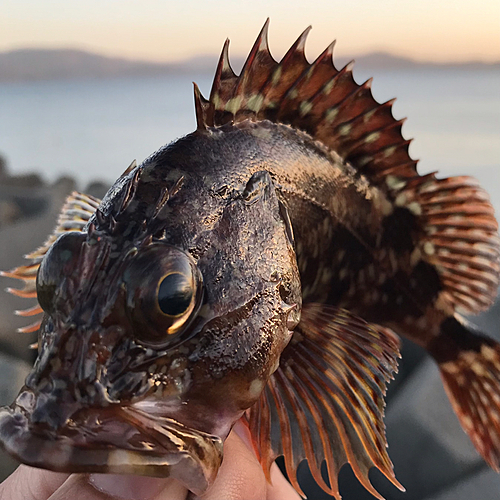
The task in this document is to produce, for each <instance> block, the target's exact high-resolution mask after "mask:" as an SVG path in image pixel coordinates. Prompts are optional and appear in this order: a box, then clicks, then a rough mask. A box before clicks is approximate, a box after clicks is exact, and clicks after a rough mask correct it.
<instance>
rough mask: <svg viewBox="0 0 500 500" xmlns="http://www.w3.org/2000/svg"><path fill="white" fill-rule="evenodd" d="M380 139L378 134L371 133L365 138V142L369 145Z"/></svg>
mask: <svg viewBox="0 0 500 500" xmlns="http://www.w3.org/2000/svg"><path fill="white" fill-rule="evenodd" d="M379 137H380V132H372V133H371V134H369V135H367V136H366V139H365V142H366V143H368V144H370V143H371V142H375V141H376V140H377V139H378V138H379Z"/></svg>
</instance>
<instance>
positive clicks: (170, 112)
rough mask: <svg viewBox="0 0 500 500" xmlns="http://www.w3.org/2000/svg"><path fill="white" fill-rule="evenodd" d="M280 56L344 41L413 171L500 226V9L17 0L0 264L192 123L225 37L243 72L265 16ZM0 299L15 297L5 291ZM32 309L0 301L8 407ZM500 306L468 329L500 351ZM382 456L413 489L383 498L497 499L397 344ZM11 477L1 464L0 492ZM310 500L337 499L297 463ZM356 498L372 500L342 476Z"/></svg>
mask: <svg viewBox="0 0 500 500" xmlns="http://www.w3.org/2000/svg"><path fill="white" fill-rule="evenodd" d="M268 16H269V17H271V27H270V47H271V52H272V54H273V56H274V57H275V59H277V60H279V59H280V58H281V57H282V56H283V55H284V53H285V52H286V50H287V49H288V47H289V46H290V45H291V44H292V43H293V41H294V40H295V38H296V37H297V36H298V35H299V34H300V33H301V32H302V31H303V29H304V28H306V26H307V25H309V24H312V25H313V30H312V32H311V34H310V36H309V40H308V45H307V47H306V54H307V56H308V58H309V60H310V61H312V60H313V59H314V58H315V57H316V56H317V55H319V53H320V52H321V51H322V50H323V49H324V48H325V47H326V46H327V45H328V44H329V43H330V42H331V40H332V39H334V38H337V40H338V43H337V46H336V55H335V62H336V65H337V67H341V66H342V65H343V64H345V63H346V62H347V61H348V60H350V59H352V58H355V59H356V61H357V64H356V67H355V70H354V75H355V78H356V80H357V81H358V82H362V81H364V80H365V79H367V78H369V77H371V76H374V82H373V93H374V95H375V98H376V99H378V100H379V101H380V102H382V101H385V100H388V99H390V98H392V97H397V98H398V101H397V102H396V104H395V106H394V114H395V116H396V118H402V117H404V116H408V117H409V120H408V122H407V123H406V124H405V125H404V127H403V132H404V135H405V136H406V137H407V138H412V137H415V141H414V142H413V143H412V145H411V149H410V152H411V154H412V156H413V157H415V158H419V159H420V160H421V161H420V164H419V170H420V173H426V172H430V171H435V170H439V172H440V173H441V174H442V175H443V176H450V175H463V174H467V175H473V176H475V177H477V178H478V179H479V180H480V181H481V182H482V184H483V185H484V186H485V187H486V188H487V189H488V191H489V192H490V195H491V198H492V202H493V204H494V206H495V210H496V213H497V214H500V3H499V2H498V1H497V0H494V1H488V0H476V1H474V2H472V1H464V0H454V1H448V0H444V1H441V2H435V1H428V0H420V1H419V2H413V1H407V0H399V1H396V0H391V1H384V2H373V1H371V0H356V1H353V2H340V1H336V0H335V1H329V2H327V3H326V2H322V1H319V0H308V1H307V2H303V1H302V2H299V1H296V0H288V1H285V0H267V1H263V0H252V1H246V0H245V1H240V2H234V1H230V0H217V1H210V2H208V1H201V0H198V1H195V0H184V1H183V2H168V1H167V2H166V1H160V0H158V1H152V0H145V1H141V2H139V1H137V0H121V1H108V2H101V1H98V0H87V1H81V2H72V3H68V2H65V1H63V0H52V1H47V2H38V1H36V0H17V1H15V2H14V1H10V0H7V1H5V2H3V3H2V9H1V12H0V24H1V26H2V29H1V30H0V157H1V159H0V269H3V270H8V269H10V268H13V267H15V266H17V265H20V264H22V262H23V259H22V256H23V255H24V254H26V253H28V252H29V251H31V250H33V249H35V248H36V247H37V246H38V245H40V244H41V243H42V242H43V240H44V239H45V237H46V236H47V235H48V234H49V233H50V231H51V230H52V228H53V226H54V224H55V220H56V217H57V213H58V211H59V209H60V207H61V205H62V202H63V200H64V198H65V196H66V195H67V194H69V192H71V190H73V189H78V190H81V191H85V192H88V193H90V194H93V195H95V196H98V197H100V196H102V195H103V194H104V193H105V191H106V190H107V188H108V187H109V185H110V184H111V183H112V182H113V181H114V180H115V179H116V178H117V177H118V176H119V175H120V173H121V172H122V171H123V170H124V169H125V168H126V167H127V166H128V165H129V164H130V162H131V161H132V160H133V159H137V161H139V162H140V161H142V160H143V159H144V158H146V157H147V156H148V155H149V154H151V153H152V152H154V151H155V150H156V149H158V148H159V147H161V146H162V145H163V144H165V143H167V142H170V141H172V140H174V139H175V138H177V137H180V136H182V135H184V134H186V133H188V132H191V131H192V130H194V128H195V120H194V106H193V97H192V83H191V82H192V81H196V82H197V83H198V84H199V86H200V88H201V90H202V92H203V93H204V94H205V95H206V96H207V95H208V94H209V92H210V85H211V80H212V77H213V72H214V68H215V65H216V62H217V59H218V53H219V51H220V48H221V47H222V44H223V42H224V40H225V38H226V37H229V38H230V39H231V47H230V53H231V57H232V63H233V67H234V69H235V70H237V71H238V70H239V69H240V68H241V65H242V63H243V61H244V58H245V56H246V54H247V53H248V51H249V50H250V48H251V46H252V44H253V41H254V39H255V37H256V36H257V34H258V32H259V30H260V28H261V26H262V24H263V23H264V21H265V19H266V18H267V17H268ZM0 280H1V281H0V288H2V289H3V288H5V287H7V286H16V283H14V282H12V280H9V279H7V278H1V279H0ZM27 303H28V300H26V299H20V298H16V297H13V296H11V295H8V294H7V293H4V292H3V291H0V405H1V404H10V403H11V402H12V400H13V399H14V397H15V395H16V394H17V391H18V389H19V388H20V386H21V385H22V383H23V380H24V377H25V376H26V373H27V371H28V370H29V366H30V363H32V361H33V351H30V350H28V348H27V347H28V345H29V344H30V343H31V342H33V341H34V338H33V335H30V334H20V333H17V332H16V328H18V327H20V326H25V325H26V320H23V319H21V318H19V317H16V316H14V315H13V311H14V310H15V309H23V308H25V307H26V306H27ZM499 318H500V304H498V303H497V304H496V305H495V306H494V307H493V308H492V310H491V311H489V312H488V313H487V314H484V315H482V316H480V317H477V318H474V319H473V320H474V322H475V323H476V324H478V325H479V326H480V327H481V328H482V329H483V330H485V331H487V332H488V333H489V334H491V335H492V336H495V337H496V338H497V339H499V340H500V328H499V321H498V320H499ZM386 414H387V418H386V424H387V435H388V440H389V453H390V455H391V458H392V460H393V462H394V465H395V470H396V475H397V477H398V479H399V480H400V482H402V483H403V484H404V485H405V487H406V488H407V490H408V491H407V493H406V494H403V493H400V492H399V491H397V490H396V489H395V488H394V487H392V486H391V485H390V484H389V483H388V482H387V481H385V480H384V479H383V478H382V477H379V476H378V475H377V473H373V475H372V476H371V477H372V479H373V482H374V484H375V486H376V487H377V488H378V489H379V491H381V493H382V494H383V495H384V496H385V497H386V498H387V499H388V500H397V499H406V500H424V499H425V500H465V499H467V500H475V499H481V500H489V499H492V500H493V499H498V498H500V479H499V476H498V475H497V474H495V473H494V472H492V471H490V470H489V469H488V468H487V466H486V465H485V464H484V463H483V462H482V460H481V459H480V458H479V456H478V455H477V454H476V452H475V450H474V448H473V447H472V445H471V444H470V442H469V440H468V438H467V437H466V436H465V434H464V433H463V432H462V430H461V429H460V426H459V424H458V422H457V420H456V417H455V416H454V414H453V412H452V410H451V408H450V405H449V403H448V401H447V398H446V395H445V393H444V390H443V389H442V386H441V382H440V378H439V374H438V373H437V369H436V368H435V367H434V365H433V364H432V362H431V361H430V360H429V359H428V358H427V357H426V356H425V355H424V353H423V352H421V351H420V350H419V349H417V348H416V347H414V346H411V345H409V344H406V343H405V344H404V346H403V360H402V362H401V368H400V373H399V375H398V377H397V379H396V380H395V381H394V382H393V383H392V384H391V387H390V391H389V395H388V407H387V412H386ZM14 467H15V463H14V461H12V460H11V459H9V458H8V457H7V456H5V455H4V454H0V479H1V478H3V477H5V475H7V474H8V473H9V471H11V470H13V468H14ZM300 471H301V476H300V477H302V483H303V484H304V490H305V491H306V492H307V493H308V495H309V498H310V499H311V500H319V499H326V498H329V497H328V496H326V495H325V494H324V493H322V492H321V491H320V490H319V489H318V488H317V487H315V486H314V484H313V483H312V481H311V480H310V477H309V475H308V471H307V466H306V465H305V464H302V465H301V467H300ZM340 491H341V493H342V495H343V497H344V499H345V500H353V499H356V500H363V499H370V498H373V497H371V496H370V495H369V494H367V493H366V492H364V490H363V489H362V487H361V486H359V484H357V482H356V480H355V479H354V477H353V474H352V472H351V471H350V469H349V467H344V469H343V470H342V471H341V478H340Z"/></svg>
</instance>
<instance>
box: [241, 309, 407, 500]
mask: <svg viewBox="0 0 500 500" xmlns="http://www.w3.org/2000/svg"><path fill="white" fill-rule="evenodd" d="M398 347H399V340H398V338H397V337H396V336H395V335H394V334H393V333H392V332H391V331H390V330H388V329H386V328H382V327H379V326H376V325H371V324H368V323H366V322H365V321H363V320H362V319H360V318H357V317H355V316H353V315H352V314H350V313H349V312H348V311H346V310H342V309H338V308H334V307H330V306H325V305H322V304H308V305H306V306H304V308H303V311H302V319H301V321H300V324H299V326H298V327H297V329H296V331H295V333H294V337H293V339H292V341H291V342H290V344H289V346H288V347H287V348H286V349H285V351H284V352H283V355H282V361H281V365H280V367H279V368H278V369H277V370H276V372H275V373H274V374H273V375H272V377H271V379H270V381H269V383H268V385H267V387H266V388H265V389H264V392H263V393H262V396H261V398H260V399H259V401H258V402H257V403H256V404H255V405H254V406H253V407H252V408H251V409H250V410H249V411H248V413H247V418H248V420H249V427H250V430H251V433H252V436H253V439H254V445H255V448H256V451H257V453H258V456H259V459H260V462H261V464H262V466H263V468H264V471H266V473H267V474H269V469H270V467H271V464H272V462H273V461H274V459H275V458H276V457H278V456H280V455H284V458H285V466H286V471H287V474H288V476H289V478H290V481H291V482H292V484H293V486H294V487H295V488H296V489H297V490H298V491H299V492H300V491H301V489H300V487H299V485H298V482H297V476H296V471H297V467H298V465H299V463H300V462H301V461H302V460H304V459H307V460H308V463H309V467H310V469H311V472H312V475H313V477H314V479H315V480H316V481H317V482H318V484H319V485H321V487H322V488H323V489H324V490H325V491H326V492H327V493H329V494H330V495H333V496H335V497H336V498H338V499H340V494H339V491H338V483H337V476H338V473H339V471H340V468H341V467H342V466H343V465H344V464H345V463H347V462H348V463H349V464H350V465H351V467H352V468H353V470H354V472H355V474H356V476H357V477H358V479H359V480H360V482H361V483H362V484H363V486H364V487H365V488H366V489H367V490H368V491H369V492H370V493H371V494H372V495H374V496H375V497H376V498H379V499H381V498H382V497H381V496H380V495H379V494H378V492H377V491H376V490H375V489H374V488H373V486H372V485H371V483H370V481H369V479H368V472H369V470H370V469H371V468H372V467H377V468H378V469H379V470H380V471H381V472H382V473H383V474H384V475H385V476H386V477H387V478H388V479H389V480H390V481H391V482H392V483H393V484H394V485H395V486H397V487H398V488H400V489H403V487H402V486H401V485H400V484H399V482H398V481H397V480H396V478H395V475H394V471H393V467H392V463H391V461H390V459H389V456H388V455H387V451H386V448H387V441H386V438H385V426H384V423H383V413H384V406H385V403H384V399H383V398H384V395H385V392H386V384H387V383H388V382H389V380H391V379H392V378H393V374H394V373H395V372H396V371H397V358H398V357H399V349H398ZM323 460H326V464H327V469H328V474H329V479H330V484H331V486H330V487H328V485H327V484H326V483H325V481H324V480H323V478H322V476H321V464H322V462H323Z"/></svg>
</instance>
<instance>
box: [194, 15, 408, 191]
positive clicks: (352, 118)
mask: <svg viewBox="0 0 500 500" xmlns="http://www.w3.org/2000/svg"><path fill="white" fill-rule="evenodd" d="M268 26H269V20H267V21H266V23H265V24H264V27H263V28H262V31H261V32H260V34H259V36H258V38H257V41H256V42H255V44H254V46H253V48H252V50H251V51H250V54H249V56H248V58H247V60H246V62H245V64H244V66H243V69H242V71H241V73H240V75H239V76H237V75H235V73H234V71H233V70H232V68H231V65H230V64H229V55H228V49H229V41H228V40H226V43H225V44H224V48H223V50H222V54H221V57H220V60H219V64H218V66H217V70H216V74H215V78H214V82H213V85H212V90H211V92H210V99H209V100H208V101H207V100H205V99H204V98H203V96H202V95H201V94H200V93H199V90H198V88H197V87H196V88H195V104H196V119H197V124H198V129H202V128H207V127H218V126H221V125H224V124H226V123H230V122H232V123H238V122H241V121H243V120H246V119H249V120H252V121H259V120H270V121H272V122H274V123H283V124H287V125H290V126H292V127H294V128H297V129H299V130H302V131H304V132H307V133H308V134H310V135H311V136H312V137H313V138H314V139H316V140H318V141H320V142H322V143H323V144H324V145H325V146H326V147H327V148H329V149H331V150H333V151H335V152H336V153H338V154H339V155H340V156H341V157H342V158H343V159H344V160H345V161H348V162H349V163H351V165H353V166H354V167H355V168H357V170H358V171H359V172H360V173H362V174H365V175H366V176H367V177H368V178H370V179H371V180H372V181H373V182H375V183H376V184H383V180H384V178H385V176H387V175H388V173H391V174H392V175H395V176H397V177H401V178H411V177H414V176H415V175H416V164H417V162H416V161H415V160H412V159H411V157H410V156H409V154H408V146H409V143H410V141H408V140H405V139H404V138H403V136H402V135H401V126H402V124H403V120H396V119H395V118H394V117H393V115H392V104H393V102H394V101H393V100H391V101H388V102H386V103H384V104H379V103H378V102H377V101H375V99H374V98H373V95H372V92H371V89H370V86H371V80H368V81H367V82H365V83H364V84H362V85H358V84H357V83H356V82H355V81H354V78H353V75H352V66H353V64H352V63H349V64H347V65H346V66H345V67H344V68H342V69H341V70H337V69H336V68H335V66H334V64H333V60H332V54H333V46H334V44H333V43H332V44H331V45H330V46H328V47H327V49H326V50H325V51H324V52H323V53H322V54H321V55H320V56H319V57H318V58H317V59H316V60H315V61H314V62H313V63H312V64H310V63H308V61H307V59H306V57H305V55H304V46H305V41H306V37H307V34H308V33H309V30H310V27H309V28H307V29H306V30H305V31H304V32H303V33H302V35H300V37H299V38H298V39H297V41H296V42H295V43H294V45H293V46H292V47H291V48H290V49H289V50H288V52H287V53H286V54H285V56H284V57H283V59H282V60H281V61H280V62H279V63H278V62H276V61H275V60H274V59H273V57H272V56H271V53H270V51H269V46H268V42H267V31H268Z"/></svg>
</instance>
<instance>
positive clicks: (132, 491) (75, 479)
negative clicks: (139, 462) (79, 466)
mask: <svg viewBox="0 0 500 500" xmlns="http://www.w3.org/2000/svg"><path fill="white" fill-rule="evenodd" d="M186 495H187V490H186V489H185V488H184V487H183V486H181V485H180V483H178V482H177V481H175V480H173V479H169V478H167V479H159V478H151V477H141V476H127V475H123V476H120V475H114V474H109V475H106V474H95V475H92V476H90V478H89V476H88V475H86V474H73V475H71V476H70V477H69V478H68V479H67V481H66V482H65V483H64V484H63V485H62V486H61V487H60V488H59V489H58V490H57V491H56V492H55V493H54V494H53V495H52V496H51V497H50V498H49V500H68V499H73V498H74V499H78V500H110V499H111V498H117V499H123V500H164V499H165V500H166V499H168V500H185V499H186Z"/></svg>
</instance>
